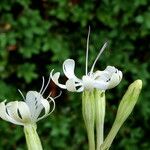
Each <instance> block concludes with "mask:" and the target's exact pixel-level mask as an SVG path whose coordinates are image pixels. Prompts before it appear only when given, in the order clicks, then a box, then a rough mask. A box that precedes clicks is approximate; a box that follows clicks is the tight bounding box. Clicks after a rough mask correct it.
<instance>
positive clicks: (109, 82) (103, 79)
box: [51, 30, 122, 92]
mask: <svg viewBox="0 0 150 150" xmlns="http://www.w3.org/2000/svg"><path fill="white" fill-rule="evenodd" d="M89 36H90V30H89V33H88V38H87V49H86V69H85V70H86V71H85V75H83V76H82V79H79V78H77V77H76V76H75V73H74V69H75V61H74V60H73V59H67V60H65V61H64V63H63V72H64V74H65V75H66V77H67V78H68V80H67V81H66V83H65V84H60V83H59V81H58V80H59V77H60V72H56V73H54V74H53V71H54V70H52V71H51V78H52V80H53V81H54V83H55V84H56V85H58V86H59V87H60V88H63V89H67V90H68V91H72V92H82V91H84V90H89V91H91V90H93V89H94V88H96V89H100V90H107V89H111V88H113V87H115V86H117V85H118V84H119V83H120V81H121V79H122V72H121V71H119V70H118V69H116V68H115V67H113V66H107V67H106V69H105V70H103V71H96V72H93V70H94V67H95V64H96V62H97V60H98V59H99V57H100V55H101V54H102V52H103V51H104V49H105V48H106V46H107V43H105V44H104V45H103V47H102V48H101V49H100V52H99V54H98V55H97V57H96V59H95V61H94V63H93V65H92V67H91V70H90V72H88V49H89V48H88V45H89Z"/></svg>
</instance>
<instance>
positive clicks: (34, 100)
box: [25, 91, 43, 121]
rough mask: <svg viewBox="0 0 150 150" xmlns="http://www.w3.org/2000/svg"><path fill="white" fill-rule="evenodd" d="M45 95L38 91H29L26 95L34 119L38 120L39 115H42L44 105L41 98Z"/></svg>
mask: <svg viewBox="0 0 150 150" xmlns="http://www.w3.org/2000/svg"><path fill="white" fill-rule="evenodd" d="M42 99H43V96H42V95H41V94H40V93H38V92H36V91H29V92H28V93H27V95H26V101H25V102H26V104H27V105H28V106H29V109H30V112H31V116H32V120H34V121H37V118H38V116H39V115H40V113H41V111H42V109H43V105H42V103H41V100H42Z"/></svg>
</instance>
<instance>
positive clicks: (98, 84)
mask: <svg viewBox="0 0 150 150" xmlns="http://www.w3.org/2000/svg"><path fill="white" fill-rule="evenodd" d="M93 86H94V88H96V89H100V90H107V89H108V83H107V82H105V81H102V80H95V81H94V82H93Z"/></svg>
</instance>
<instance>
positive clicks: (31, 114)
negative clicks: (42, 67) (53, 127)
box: [0, 77, 55, 126]
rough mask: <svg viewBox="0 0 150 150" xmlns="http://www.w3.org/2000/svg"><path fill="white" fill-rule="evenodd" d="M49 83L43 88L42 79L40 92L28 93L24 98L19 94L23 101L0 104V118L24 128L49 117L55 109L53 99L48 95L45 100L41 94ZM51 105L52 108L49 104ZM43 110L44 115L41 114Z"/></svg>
mask: <svg viewBox="0 0 150 150" xmlns="http://www.w3.org/2000/svg"><path fill="white" fill-rule="evenodd" d="M49 83H50V78H49V80H48V83H47V84H46V86H45V87H44V77H43V83H42V87H41V90H40V92H37V91H29V92H27V94H26V97H24V96H23V94H22V93H21V91H20V90H19V92H20V93H21V95H22V97H23V99H24V101H13V102H8V103H7V104H6V100H5V101H3V102H1V103H0V117H1V118H2V119H4V120H6V121H9V122H11V123H14V124H17V125H23V126H26V125H28V124H35V123H36V122H37V121H39V120H41V119H43V118H45V117H47V116H48V115H50V114H51V113H52V112H53V111H54V109H55V101H54V99H53V98H52V97H51V96H50V95H48V97H47V98H46V99H45V98H43V94H44V92H45V90H46V88H47V87H48V85H49ZM51 103H53V105H52V106H53V107H52V108H51V107H50V104H51ZM43 110H44V113H43Z"/></svg>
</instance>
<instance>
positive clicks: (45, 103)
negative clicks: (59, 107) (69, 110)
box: [37, 98, 55, 121]
mask: <svg viewBox="0 0 150 150" xmlns="http://www.w3.org/2000/svg"><path fill="white" fill-rule="evenodd" d="M51 100H52V101H53V104H54V105H53V109H52V111H50V103H49V102H48V100H47V99H42V101H41V103H42V105H43V108H44V111H45V113H44V115H43V116H41V117H39V118H38V119H37V121H39V120H41V119H43V118H45V117H47V116H48V115H50V114H51V113H52V112H53V110H54V109H55V102H54V100H53V99H52V98H51Z"/></svg>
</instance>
